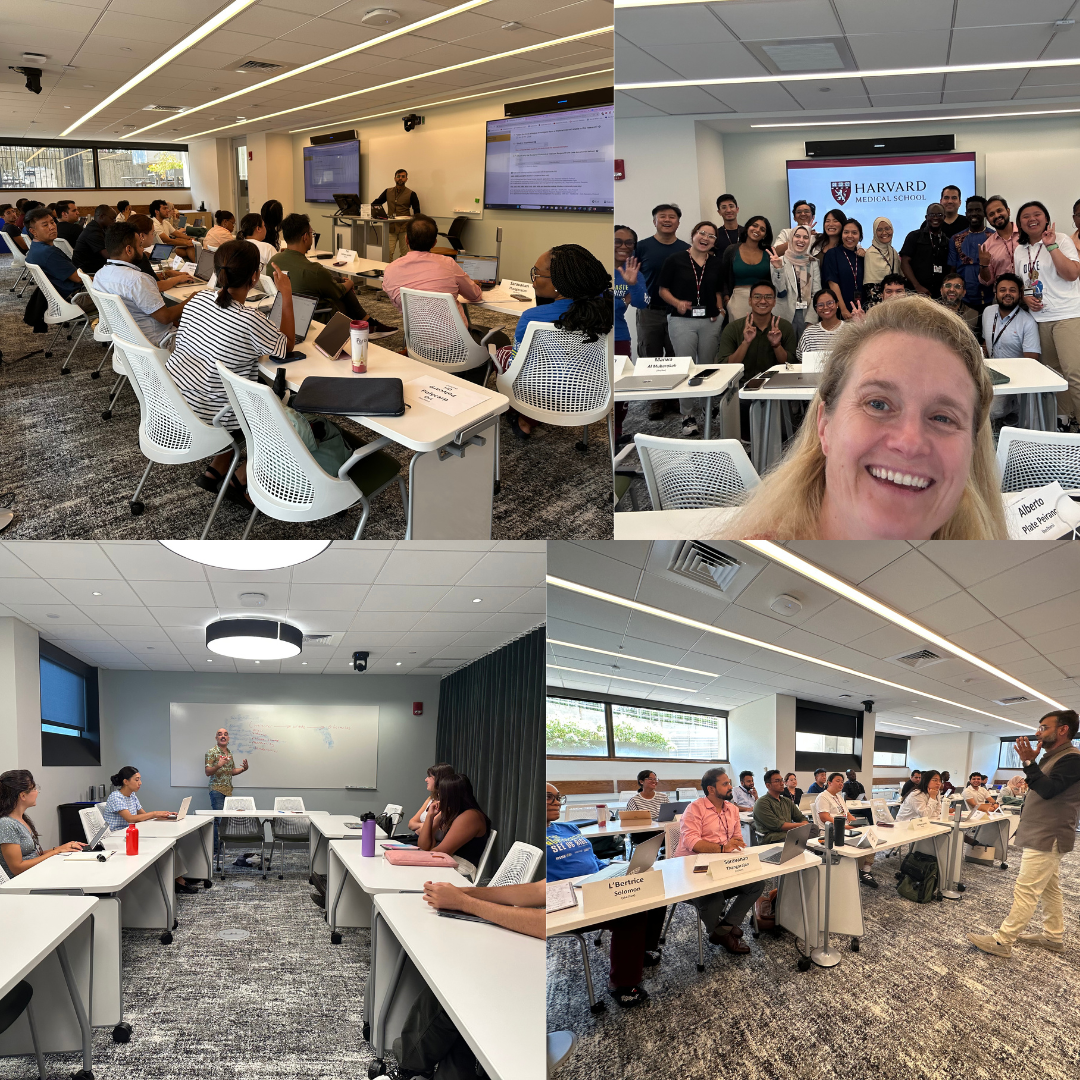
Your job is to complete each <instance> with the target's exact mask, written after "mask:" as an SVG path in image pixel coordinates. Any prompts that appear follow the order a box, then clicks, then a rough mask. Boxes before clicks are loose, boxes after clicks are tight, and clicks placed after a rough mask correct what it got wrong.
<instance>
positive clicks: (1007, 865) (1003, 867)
mask: <svg viewBox="0 0 1080 1080" xmlns="http://www.w3.org/2000/svg"><path fill="white" fill-rule="evenodd" d="M1001 869H1002V870H1008V869H1009V864H1008V863H1007V862H1003V863H1002V864H1001Z"/></svg>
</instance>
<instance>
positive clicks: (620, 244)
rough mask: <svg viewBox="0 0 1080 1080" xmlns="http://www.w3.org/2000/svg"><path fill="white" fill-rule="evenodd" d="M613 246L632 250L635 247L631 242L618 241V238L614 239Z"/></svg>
mask: <svg viewBox="0 0 1080 1080" xmlns="http://www.w3.org/2000/svg"><path fill="white" fill-rule="evenodd" d="M615 246H616V247H628V248H632V247H634V246H635V244H634V241H633V240H619V239H618V238H616V240H615Z"/></svg>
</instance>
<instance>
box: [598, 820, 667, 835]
mask: <svg viewBox="0 0 1080 1080" xmlns="http://www.w3.org/2000/svg"><path fill="white" fill-rule="evenodd" d="M666 824H668V823H667V822H665V821H650V822H649V823H648V824H647V825H645V824H641V825H621V824H620V823H619V822H618V821H609V822H608V823H607V825H606V826H601V825H583V826H582V828H581V835H582V836H587V837H589V838H590V839H596V837H598V836H623V835H624V834H626V833H639V832H651V833H657V832H663V831H664V826H665V825H666Z"/></svg>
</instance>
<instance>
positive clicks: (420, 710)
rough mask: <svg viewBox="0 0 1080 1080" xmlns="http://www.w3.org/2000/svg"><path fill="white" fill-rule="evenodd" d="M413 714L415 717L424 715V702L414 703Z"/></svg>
mask: <svg viewBox="0 0 1080 1080" xmlns="http://www.w3.org/2000/svg"><path fill="white" fill-rule="evenodd" d="M412 714H413V716H423V715H424V703H423V702H422V701H414V702H413V703H412Z"/></svg>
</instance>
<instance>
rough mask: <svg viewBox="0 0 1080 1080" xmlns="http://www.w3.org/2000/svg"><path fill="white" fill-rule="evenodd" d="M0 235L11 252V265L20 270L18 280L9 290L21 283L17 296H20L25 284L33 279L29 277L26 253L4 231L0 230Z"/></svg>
mask: <svg viewBox="0 0 1080 1080" xmlns="http://www.w3.org/2000/svg"><path fill="white" fill-rule="evenodd" d="M0 236H2V237H3V238H4V243H6V244H7V246H8V250H9V251H10V252H11V265H12V266H14V267H15V268H16V269H17V270H19V272H20V273H19V277H18V280H17V281H16V282H15V284H14V285H12V286H11V292H14V291H15V290H16V289H18V288H19V286H20V285H22V289H20V290H19V296H20V297H21V296H22V294H23V293H24V292H26V286H27V285H29V284H30V282H31V281H32V280H33V278H31V277H30V268H29V267H28V266H27V264H26V255H25V254H24V253H23V252H22V251H20V250H19V245H18V244H16V243H15V241H14V240H13V239H12V238H11V237H10V236H8V234H7V233H6V232H0ZM24 279H25V280H24Z"/></svg>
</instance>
